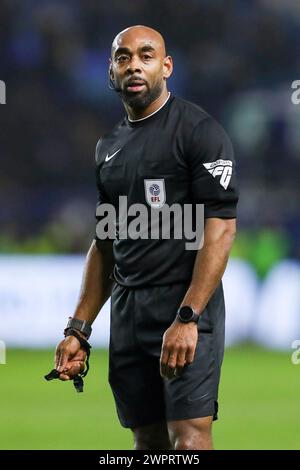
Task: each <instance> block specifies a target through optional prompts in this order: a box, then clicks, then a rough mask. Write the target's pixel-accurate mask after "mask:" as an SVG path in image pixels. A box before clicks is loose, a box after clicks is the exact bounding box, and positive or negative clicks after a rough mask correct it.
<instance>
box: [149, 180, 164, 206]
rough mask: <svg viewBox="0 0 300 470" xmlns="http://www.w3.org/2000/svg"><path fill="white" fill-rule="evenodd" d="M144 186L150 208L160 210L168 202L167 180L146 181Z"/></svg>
mask: <svg viewBox="0 0 300 470" xmlns="http://www.w3.org/2000/svg"><path fill="white" fill-rule="evenodd" d="M144 184H145V195H146V201H147V202H148V204H149V206H151V207H154V208H155V209H160V208H161V207H162V206H163V205H164V203H165V202H166V190H165V180H164V179H161V180H144Z"/></svg>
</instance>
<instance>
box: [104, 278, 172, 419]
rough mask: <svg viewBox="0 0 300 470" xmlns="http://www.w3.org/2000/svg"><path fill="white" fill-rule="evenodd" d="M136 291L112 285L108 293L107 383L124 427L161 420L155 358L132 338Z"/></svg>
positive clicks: (162, 405) (161, 394) (161, 402)
mask: <svg viewBox="0 0 300 470" xmlns="http://www.w3.org/2000/svg"><path fill="white" fill-rule="evenodd" d="M135 297H136V292H135V291H134V290H132V289H126V288H124V287H121V286H115V287H114V290H113V293H112V309H111V332H110V344H109V377H108V379H109V383H110V386H111V389H112V392H113V395H114V399H115V404H116V409H117V414H118V417H119V420H120V423H121V425H122V426H124V427H130V428H137V427H141V426H146V425H149V424H152V423H155V422H159V421H163V420H165V403H164V391H163V383H162V378H161V376H160V372H159V359H158V358H157V357H155V356H154V357H153V356H151V355H149V354H146V353H145V351H144V350H143V349H142V348H141V347H140V344H139V341H138V339H137V336H136V326H135V313H136V308H137V306H136V298H135Z"/></svg>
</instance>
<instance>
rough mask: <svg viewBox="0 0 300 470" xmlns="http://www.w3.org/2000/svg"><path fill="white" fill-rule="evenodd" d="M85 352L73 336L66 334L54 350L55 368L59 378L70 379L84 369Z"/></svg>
mask: <svg viewBox="0 0 300 470" xmlns="http://www.w3.org/2000/svg"><path fill="white" fill-rule="evenodd" d="M85 359H86V352H85V351H84V350H83V349H82V348H81V347H80V343H79V341H78V339H77V338H75V336H67V337H66V338H65V339H64V340H63V341H61V342H60V343H59V344H58V346H57V348H56V352H55V369H56V370H58V371H59V372H60V376H59V379H60V380H72V379H73V377H74V375H77V374H79V373H80V372H83V371H84V367H85V365H84V364H85Z"/></svg>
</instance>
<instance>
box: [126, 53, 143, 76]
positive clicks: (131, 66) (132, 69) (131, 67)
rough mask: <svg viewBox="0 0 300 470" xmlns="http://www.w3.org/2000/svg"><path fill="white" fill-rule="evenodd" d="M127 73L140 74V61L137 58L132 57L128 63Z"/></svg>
mask: <svg viewBox="0 0 300 470" xmlns="http://www.w3.org/2000/svg"><path fill="white" fill-rule="evenodd" d="M127 71H128V72H129V73H136V72H137V73H140V72H141V64H140V59H139V57H137V56H132V58H131V61H130V62H128V66H127Z"/></svg>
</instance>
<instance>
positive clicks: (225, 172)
mask: <svg viewBox="0 0 300 470" xmlns="http://www.w3.org/2000/svg"><path fill="white" fill-rule="evenodd" d="M203 166H204V167H205V168H206V169H207V170H208V171H209V173H210V174H211V175H212V176H213V177H214V178H215V177H216V176H220V185H221V186H223V188H224V189H227V187H228V185H229V183H230V180H231V176H232V161H231V160H222V159H219V160H216V161H215V162H211V163H203Z"/></svg>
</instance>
